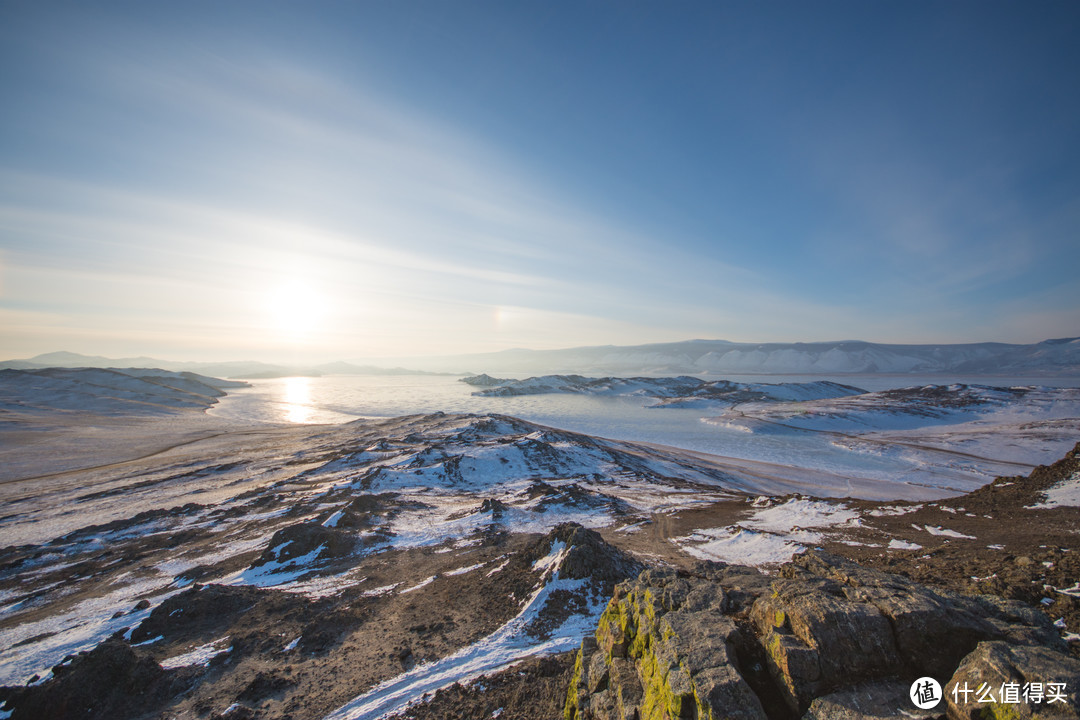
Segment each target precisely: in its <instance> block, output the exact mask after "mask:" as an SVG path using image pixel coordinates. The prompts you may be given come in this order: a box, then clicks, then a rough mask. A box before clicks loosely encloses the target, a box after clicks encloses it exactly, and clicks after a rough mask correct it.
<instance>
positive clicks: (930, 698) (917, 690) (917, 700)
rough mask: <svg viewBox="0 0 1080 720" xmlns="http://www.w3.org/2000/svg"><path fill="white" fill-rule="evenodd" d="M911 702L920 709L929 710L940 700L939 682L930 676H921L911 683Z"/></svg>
mask: <svg viewBox="0 0 1080 720" xmlns="http://www.w3.org/2000/svg"><path fill="white" fill-rule="evenodd" d="M908 694H909V695H910V696H911V702H913V703H914V704H915V707H917V708H919V709H920V710H931V709H933V708H936V707H937V706H938V703H940V702H941V700H942V697H944V696H943V695H942V694H941V684H940V683H939V682H938V681H937V680H935V679H934V678H932V677H921V678H919V679H918V680H916V681H915V682H913V683H911V691H910V692H909V693H908Z"/></svg>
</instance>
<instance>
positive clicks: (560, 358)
mask: <svg viewBox="0 0 1080 720" xmlns="http://www.w3.org/2000/svg"><path fill="white" fill-rule="evenodd" d="M369 362H370V361H356V362H333V363H325V364H322V365H314V366H309V367H288V366H284V365H272V364H268V363H263V362H257V361H239V362H223V363H198V362H172V361H168V360H160V359H156V358H149V357H134V358H106V357H100V356H90V355H80V354H78V353H70V352H53V353H46V354H44V355H38V356H36V357H32V358H29V359H27V360H9V361H7V362H0V369H3V368H13V369H32V368H42V367H136V368H139V367H141V368H146V367H156V368H161V369H164V370H175V371H187V372H194V373H199V374H201V375H210V376H214V377H234V378H235V377H238V378H249V379H250V378H267V377H287V376H291V375H404V374H432V373H436V374H453V375H471V374H475V373H478V372H484V373H503V374H513V375H549V374H555V373H562V374H569V373H580V374H592V375H596V374H602V375H627V374H633V375H671V374H694V375H701V374H708V375H751V374H765V375H768V374H772V375H797V374H799V375H801V374H805V375H841V374H866V373H889V374H894V373H896V374H936V373H949V374H957V375H1028V376H1046V377H1050V376H1056V377H1062V376H1066V377H1071V376H1074V375H1075V376H1080V338H1061V339H1057V340H1044V341H1043V342H1040V343H1034V344H1031V345H1014V344H1009V343H970V344H942V345H891V344H883V343H870V342H862V341H858V340H850V341H839V342H819V343H735V342H728V341H726V340H687V341H684V342H674V343H658V344H652V345H631V346H614V345H607V346H599V347H580V348H568V349H561V350H504V351H502V352H494V353H479V354H472V355H448V356H442V357H410V358H394V359H393V360H391V361H386V362H388V364H395V365H407V366H408V367H409V368H410V369H405V368H403V367H393V368H387V367H381V366H377V365H373V364H364V363H369Z"/></svg>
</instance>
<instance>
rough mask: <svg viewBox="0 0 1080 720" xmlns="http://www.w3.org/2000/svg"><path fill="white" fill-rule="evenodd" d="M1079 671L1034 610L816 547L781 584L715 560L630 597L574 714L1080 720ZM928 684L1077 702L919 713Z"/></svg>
mask: <svg viewBox="0 0 1080 720" xmlns="http://www.w3.org/2000/svg"><path fill="white" fill-rule="evenodd" d="M1078 671H1080V662H1078V661H1076V660H1074V659H1072V658H1071V657H1070V656H1069V654H1068V651H1067V648H1066V647H1065V644H1064V643H1063V641H1062V640H1061V639H1060V637H1059V634H1058V633H1057V632H1056V630H1055V628H1054V627H1053V626H1052V625H1051V623H1050V621H1049V619H1048V618H1047V617H1046V616H1045V615H1043V614H1042V613H1040V612H1038V611H1036V610H1034V609H1032V608H1031V607H1030V606H1027V605H1024V604H1022V603H1019V602H1013V601H1007V600H1002V599H1000V598H991V597H988V596H980V597H971V596H962V595H955V594H951V593H947V592H945V591H933V590H930V589H929V588H926V587H924V586H922V585H919V584H917V583H914V582H912V581H910V580H907V579H905V578H901V577H898V576H894V575H889V574H887V573H883V572H880V571H877V570H870V569H867V568H864V567H861V566H859V565H857V564H855V563H852V562H850V561H847V560H844V559H842V558H839V557H836V556H833V555H829V554H827V553H823V552H818V551H811V552H807V553H805V554H802V555H799V556H796V557H795V559H794V560H793V561H792V562H791V563H789V564H787V565H785V566H783V567H782V568H781V570H780V572H779V574H778V576H766V575H762V574H760V573H758V572H757V571H756V570H753V569H751V568H745V567H740V566H722V565H716V564H708V565H700V566H698V567H697V568H695V570H694V571H693V572H690V573H679V572H676V571H673V570H648V571H646V572H644V573H642V574H641V575H640V576H639V577H638V578H637V579H636V580H633V581H630V582H625V583H621V584H620V585H618V586H617V587H616V589H615V592H614V595H613V597H612V599H611V601H610V603H609V604H608V606H607V609H606V610H605V611H604V614H603V615H602V616H601V618H600V622H599V624H598V626H597V629H596V635H595V637H594V638H587V639H586V641H585V642H584V643H583V644H582V647H581V650H580V652H579V653H578V657H577V663H576V666H575V670H574V675H573V679H572V682H571V686H570V688H569V692H568V695H567V700H566V706H565V717H566V719H567V720H585V719H587V718H596V719H597V720H607V719H608V718H612V719H614V718H618V719H619V720H632V719H633V718H637V719H638V720H660V719H671V720H674V719H676V718H684V719H685V718H698V719H701V720H704V719H705V718H722V717H723V718H746V719H747V720H750V719H753V720H764V718H798V717H803V718H806V719H807V720H810V719H813V720H825V719H826V718H828V719H830V720H834V719H840V718H894V717H895V718H913V717H939V716H941V715H942V714H944V713H945V712H946V710H947V711H948V714H949V716H950V717H952V718H954V719H955V720H960V719H961V718H964V719H967V718H972V719H974V718H979V717H1004V714H1003V713H1004V710H1002V707H1004V708H1005V709H1007V710H1011V711H1012V713H1013V715H1015V716H1016V717H1030V716H1031V715H1032V710H1034V712H1035V713H1036V715H1037V716H1040V717H1042V716H1046V717H1080V713H1078V712H1077V708H1078V707H1080V704H1078V702H1077V696H1076V693H1077V692H1078V691H1080V676H1078V675H1077V672H1078ZM924 676H929V677H933V678H936V679H937V680H938V681H939V682H941V685H942V686H943V687H944V694H945V695H949V693H950V691H951V690H952V688H953V686H954V684H956V683H960V684H961V685H963V683H964V682H965V681H966V682H967V684H968V687H971V688H972V689H974V688H975V687H978V686H979V684H980V683H983V682H989V683H991V684H994V683H996V686H998V685H1001V683H1002V682H1018V683H1020V684H1021V685H1022V684H1023V683H1024V682H1042V683H1044V684H1047V683H1065V687H1067V688H1068V691H1069V692H1068V693H1067V695H1068V697H1067V698H1066V701H1065V702H1059V703H1056V704H1055V705H1054V706H1053V707H1051V706H1049V705H1047V704H1038V705H1030V706H1028V705H1020V704H1009V705H1007V706H1005V705H1002V706H1001V707H996V706H995V707H993V708H990V710H988V711H987V712H989V713H990V714H986V713H984V712H983V711H984V708H981V707H980V706H979V705H977V704H976V703H974V698H971V699H970V700H969V702H968V703H963V702H959V703H957V702H952V701H950V702H949V703H948V705H947V704H946V703H945V702H942V703H940V704H939V705H938V706H936V707H935V708H931V709H930V710H919V709H918V708H917V707H915V705H914V704H913V702H912V701H911V699H910V698H909V697H908V691H909V688H910V687H911V684H912V682H913V681H914V680H916V679H918V678H920V677H924ZM996 686H995V687H996ZM962 700H963V698H962V697H961V701H962ZM1025 712H1026V713H1027V715H1024V713H1025ZM980 713H983V714H980ZM1060 713H1064V714H1060ZM1010 717H1011V716H1010Z"/></svg>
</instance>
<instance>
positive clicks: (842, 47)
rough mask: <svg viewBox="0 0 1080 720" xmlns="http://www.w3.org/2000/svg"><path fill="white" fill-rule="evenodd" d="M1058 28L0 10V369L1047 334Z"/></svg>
mask: <svg viewBox="0 0 1080 720" xmlns="http://www.w3.org/2000/svg"><path fill="white" fill-rule="evenodd" d="M1078 34H1080V5H1077V4H1076V3H1074V2H1054V1H1052V0H1047V1H1046V2H1040V3H1017V2H1008V3H998V2H948V3H945V2H930V1H928V0H927V1H923V0H915V1H913V2H872V3H868V2H861V1H860V2H830V1H827V0H822V1H820V2H814V3H805V2H797V3H796V2H790V3H785V2H770V3H751V2H683V3H675V4H672V3H661V2H636V1H627V2H600V1H598V0H580V1H578V2H538V1H537V2H532V1H530V0H525V1H523V2H501V1H499V2H497V1H491V2H469V1H467V0H462V1H461V2H452V3H448V2H441V1H439V2H434V1H431V2H429V1H425V0H415V1H412V0H410V1H409V2H391V1H390V0H361V1H358V2H344V1H334V2H303V3H301V2H293V3H282V2H273V1H270V0H263V1H260V2H238V1H233V2H197V1H191V2H183V3H146V2H132V3H126V2H107V1H101V2H94V3H88V2H61V1H56V2H48V3H43V2H37V1H26V2H23V1H11V0H0V97H2V98H3V100H2V105H3V111H2V112H0V359H8V358H16V357H30V356H32V355H35V354H37V353H42V352H49V351H54V350H70V351H75V352H84V353H88V354H102V355H108V356H112V357H118V356H121V357H122V356H130V355H152V356H157V357H167V358H170V359H177V360H224V359H240V358H243V359H263V360H268V361H299V360H302V361H313V360H336V359H356V358H360V359H364V358H378V357H384V356H397V357H401V356H410V355H442V354H453V353H464V352H487V351H495V350H501V349H506V348H515V347H527V348H536V349H546V348H558V347H572V346H582V345H607V344H615V345H632V344H641V343H649V342H671V341H678V340H686V339H691V338H712V339H725V340H732V341H742V342H795V341H804V342H811V341H827V340H840V339H861V340H869V341H874V342H897V343H937V342H981V341H1002V342H1016V343H1029V342H1038V341H1040V340H1043V339H1047V338H1054V337H1068V336H1077V335H1080V283H1078V282H1076V279H1075V278H1076V274H1077V267H1078V266H1080V93H1078V92H1077V91H1076V78H1077V77H1080V43H1077V42H1076V41H1075V38H1076V37H1077V36H1078Z"/></svg>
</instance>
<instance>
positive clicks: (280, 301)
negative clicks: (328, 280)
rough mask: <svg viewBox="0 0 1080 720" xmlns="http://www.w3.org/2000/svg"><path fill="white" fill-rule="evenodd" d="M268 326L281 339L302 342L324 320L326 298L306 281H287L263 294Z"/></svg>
mask: <svg viewBox="0 0 1080 720" xmlns="http://www.w3.org/2000/svg"><path fill="white" fill-rule="evenodd" d="M266 313H267V320H268V323H267V324H268V325H269V327H270V328H271V329H272V330H273V331H274V332H275V333H276V334H277V335H278V337H279V338H280V339H283V340H287V341H289V342H303V341H305V340H308V339H309V338H311V336H312V335H313V334H315V332H317V331H318V330H319V328H321V327H322V325H323V323H324V322H325V320H326V314H327V302H326V298H325V297H324V296H323V294H322V293H320V292H319V291H318V290H316V289H315V288H313V287H312V286H311V285H309V284H308V283H305V282H303V281H300V280H286V281H283V282H282V283H280V284H279V285H277V286H276V287H275V288H274V289H273V290H271V291H270V292H269V293H268V294H267V296H266Z"/></svg>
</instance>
